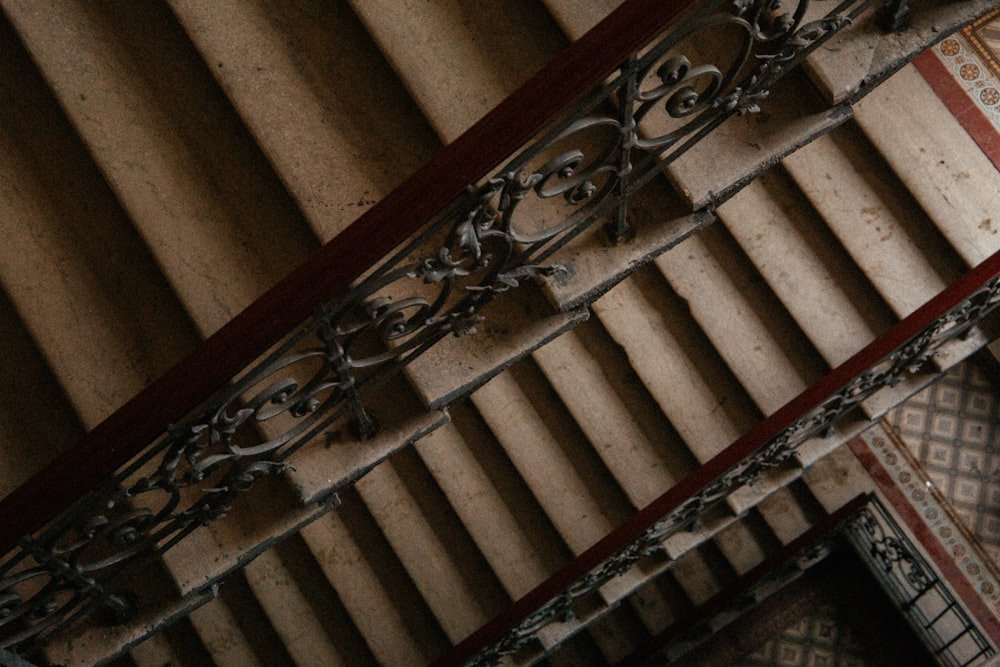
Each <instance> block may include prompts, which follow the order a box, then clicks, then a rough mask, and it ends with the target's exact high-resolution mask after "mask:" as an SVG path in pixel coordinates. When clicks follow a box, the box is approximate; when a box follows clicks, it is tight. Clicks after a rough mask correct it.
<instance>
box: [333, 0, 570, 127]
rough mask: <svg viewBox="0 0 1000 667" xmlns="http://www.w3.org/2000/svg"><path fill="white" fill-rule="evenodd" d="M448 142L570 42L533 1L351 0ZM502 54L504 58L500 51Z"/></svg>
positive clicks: (375, 38)
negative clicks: (499, 54) (502, 55)
mask: <svg viewBox="0 0 1000 667" xmlns="http://www.w3.org/2000/svg"><path fill="white" fill-rule="evenodd" d="M350 5H351V7H352V8H353V9H354V11H355V12H356V13H357V15H358V17H359V18H360V19H361V21H362V22H363V23H364V24H365V26H366V28H367V29H368V32H369V33H370V34H371V35H372V38H373V39H374V40H375V43H376V44H377V45H378V47H379V48H380V50H381V51H382V53H383V54H384V55H385V57H386V59H387V60H388V61H389V62H390V63H391V64H392V66H393V68H394V69H395V70H396V72H397V73H398V74H399V77H400V79H402V81H403V82H404V84H405V85H406V87H407V89H408V90H409V91H410V94H411V95H412V97H413V99H414V100H415V101H416V102H417V104H418V105H419V106H420V108H421V109H422V110H423V113H424V115H425V116H426V117H427V119H428V121H429V122H430V123H431V125H432V126H433V127H434V129H435V130H436V131H437V133H438V136H440V137H441V140H442V141H443V142H444V143H450V142H451V141H454V140H455V138H456V137H458V135H460V134H461V133H462V132H464V131H465V130H466V129H468V128H469V126H471V125H472V124H473V123H474V122H475V121H477V120H479V118H480V117H482V116H483V115H484V114H485V113H486V112H487V111H490V110H491V109H493V107H495V106H496V105H497V104H499V103H500V102H501V101H503V100H504V99H505V98H506V97H507V96H508V95H510V93H512V92H514V90H515V89H516V88H517V87H518V86H519V85H521V84H522V83H524V82H525V81H526V80H527V79H528V78H529V77H531V76H532V75H533V74H535V73H536V72H538V71H539V70H541V69H542V67H544V66H545V65H546V64H547V63H548V62H549V60H551V59H552V57H553V56H554V55H555V54H556V52H557V51H558V50H559V49H560V48H561V47H562V46H563V45H565V40H564V38H563V37H562V35H561V34H560V33H559V30H558V28H557V27H556V26H555V25H554V24H553V23H552V20H551V18H550V17H549V16H548V14H546V12H545V10H544V8H543V7H542V6H540V5H539V4H538V3H536V2H533V1H531V0H517V1H516V2H514V3H488V4H477V5H474V6H471V5H467V4H466V3H464V2H462V1H461V0H441V1H439V2H433V3H427V2H419V1H418V0H404V1H403V2H393V1H389V0H364V1H363V2H362V1H359V0H350ZM498 53H503V54H504V57H503V58H498V57H497V54H498Z"/></svg>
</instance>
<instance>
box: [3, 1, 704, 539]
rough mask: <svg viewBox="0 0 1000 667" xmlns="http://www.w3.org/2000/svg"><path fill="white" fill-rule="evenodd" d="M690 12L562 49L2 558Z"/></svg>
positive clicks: (640, 18)
mask: <svg viewBox="0 0 1000 667" xmlns="http://www.w3.org/2000/svg"><path fill="white" fill-rule="evenodd" d="M694 4H695V0H627V1H626V2H624V3H623V4H622V5H621V6H620V7H619V8H618V9H617V10H615V11H614V12H613V13H612V14H610V15H609V16H608V17H607V18H606V19H605V20H604V21H602V22H601V23H600V24H598V25H597V26H596V27H595V28H594V29H593V30H591V31H590V32H589V33H587V34H586V35H585V36H583V37H582V38H581V39H579V40H578V41H576V42H574V43H573V44H571V45H570V46H568V47H567V48H566V49H565V50H564V51H563V52H562V53H561V54H560V55H559V56H558V57H557V58H556V59H555V60H553V62H551V63H550V64H549V65H548V66H547V67H546V68H545V69H543V70H542V71H541V72H540V73H538V74H537V75H536V76H534V77H533V78H531V79H530V80H529V81H528V82H527V83H525V84H524V85H523V86H521V87H520V88H519V89H518V90H517V91H516V92H514V94H512V95H511V96H510V97H508V98H507V99H506V100H504V101H503V102H502V103H501V104H500V105H499V106H497V107H496V108H495V109H494V110H493V111H491V112H490V113H488V114H487V115H486V116H485V117H483V118H482V119H481V120H480V121H479V122H477V123H476V124H475V125H473V126H472V127H471V128H470V129H469V130H468V131H467V132H465V133H464V134H463V135H462V136H460V137H459V138H458V139H456V140H455V141H454V142H453V143H452V144H450V145H449V146H447V147H445V148H444V149H442V150H441V151H440V152H438V153H437V154H436V155H435V156H434V157H433V158H432V159H431V160H430V161H429V162H428V163H427V165H425V166H424V167H423V168H422V169H420V171H418V172H417V173H415V174H414V175H413V176H412V177H410V178H409V179H407V180H406V181H405V182H404V183H403V184H402V185H400V186H399V187H398V188H396V189H395V190H394V191H393V192H392V193H390V194H389V195H388V196H386V197H385V198H384V199H383V200H382V201H380V202H379V203H378V204H376V205H375V206H373V207H372V208H371V209H369V210H368V211H367V212H366V213H365V214H364V215H362V216H361V217H360V218H358V219H357V220H356V221H355V222H353V223H352V224H351V225H350V226H349V227H347V228H346V229H345V230H344V231H342V232H341V233H340V234H338V235H337V236H336V237H335V238H334V239H333V240H331V241H330V242H329V243H327V244H326V245H324V246H323V247H322V248H321V249H320V250H319V251H318V252H316V254H314V255H313V256H312V257H310V258H309V260H307V261H306V262H305V263H304V264H302V265H301V266H299V267H298V268H297V269H296V270H295V271H293V272H292V273H291V274H290V275H289V276H288V277H286V278H285V279H284V280H282V281H281V282H280V283H278V284H277V285H275V286H274V287H273V288H272V289H270V290H269V291H267V292H266V293H265V294H264V295H263V296H261V297H260V298H259V299H257V300H256V301H254V302H253V303H252V304H251V305H250V306H249V307H247V308H246V310H244V311H243V312H241V313H240V314H239V315H237V316H236V317H235V318H233V320H232V321H230V322H229V323H228V324H226V325H225V326H223V327H222V328H221V329H219V330H218V331H217V332H216V333H214V334H213V335H212V336H210V337H209V338H208V339H207V340H205V341H204V342H203V343H202V344H201V345H200V346H199V347H198V348H197V349H196V350H195V351H194V353H192V354H191V355H190V356H189V357H188V358H187V359H185V360H184V361H182V362H181V363H179V364H178V365H177V366H175V367H174V368H172V369H171V370H170V371H168V372H167V373H166V374H165V375H164V376H163V377H161V378H159V379H158V380H156V381H155V382H153V383H152V384H150V385H149V386H148V387H147V388H146V389H144V390H143V391H142V392H140V393H139V394H138V395H137V396H135V398H133V399H132V400H130V401H129V402H128V403H126V404H125V405H124V406H122V407H121V408H120V409H119V410H117V411H116V412H115V413H114V414H112V415H111V416H109V417H108V418H107V419H105V420H104V421H102V422H101V423H100V424H98V425H97V426H96V427H95V428H94V429H93V430H92V431H90V432H89V433H88V434H87V435H86V436H84V438H83V439H81V440H80V441H79V442H78V443H77V444H76V445H74V446H73V447H72V448H71V449H69V450H68V451H66V452H65V453H64V454H62V455H61V456H60V457H59V458H58V459H56V460H55V461H54V462H53V463H51V464H50V465H49V466H47V467H46V468H45V469H43V470H42V471H41V472H39V473H38V474H36V475H35V476H33V477H32V478H31V479H29V480H28V481H27V482H26V483H25V484H23V485H22V486H20V487H19V488H18V489H16V490H15V491H14V492H12V493H11V494H9V495H8V496H7V497H5V498H3V499H2V500H0V554H3V553H5V552H7V551H8V550H9V549H10V548H11V547H12V546H13V545H14V544H15V543H16V541H17V540H18V539H19V538H20V537H21V536H23V535H25V534H28V533H31V532H33V531H35V530H37V529H38V528H39V527H41V526H42V525H43V524H44V523H45V522H47V521H49V520H51V519H52V518H53V517H55V516H56V515H58V514H59V513H60V512H61V511H63V510H64V509H65V508H67V507H68V506H69V505H70V504H72V503H73V502H74V501H75V500H77V499H78V498H79V497H81V496H82V495H83V494H85V493H86V492H87V491H88V490H89V489H91V488H92V487H93V486H94V485H96V484H97V483H99V482H100V481H101V480H102V479H105V478H107V477H108V476H110V475H111V474H112V473H113V472H114V471H115V470H116V469H117V468H119V467H120V466H122V465H123V464H125V463H126V462H127V461H129V460H130V459H132V458H133V457H134V456H136V455H137V454H139V453H140V452H141V451H142V450H143V449H144V448H145V447H147V446H148V445H149V444H150V443H151V442H153V441H154V440H155V439H156V438H158V437H159V436H160V435H161V434H162V433H163V432H164V431H165V430H166V428H167V426H168V425H169V424H171V423H173V422H175V421H178V420H179V419H180V418H181V417H183V416H184V415H185V414H187V413H188V412H189V411H191V410H192V409H194V408H195V407H196V406H197V405H198V404H200V403H202V402H203V401H204V400H206V399H207V398H208V397H210V396H211V395H212V393H213V392H215V391H217V390H218V389H219V388H220V387H222V386H224V385H225V384H226V383H227V382H228V381H229V379H230V378H231V377H233V376H234V375H235V374H236V373H238V372H239V371H240V370H242V369H243V368H245V367H247V366H248V365H250V364H251V363H252V362H253V361H254V360H255V359H256V358H258V357H259V356H260V355H261V354H262V353H263V352H264V351H265V350H267V349H268V348H269V347H270V346H271V345H273V344H274V343H275V342H276V341H278V340H279V339H281V338H282V337H283V336H285V335H286V334H287V333H288V332H289V331H291V330H292V329H293V328H294V327H296V326H298V325H299V324H300V323H301V322H302V321H303V320H304V319H305V318H306V317H308V316H309V314H310V313H312V312H313V310H314V309H315V308H316V307H317V306H318V305H319V304H321V303H324V302H326V301H328V300H329V299H330V298H331V297H333V296H335V295H337V294H341V293H343V292H344V291H345V290H347V289H348V288H349V286H350V285H351V283H352V282H353V281H354V280H356V279H357V278H358V277H359V276H361V275H362V274H363V273H364V272H365V271H367V270H368V269H369V268H370V267H371V266H373V265H374V264H375V263H377V262H378V261H379V260H380V259H381V258H382V257H383V256H385V255H386V254H387V253H389V252H390V251H391V250H392V249H393V248H395V247H396V246H398V245H399V244H400V243H402V242H403V241H405V240H406V239H407V238H408V237H410V236H412V235H413V234H415V233H416V232H417V230H419V229H420V228H421V227H422V226H423V225H424V224H426V223H427V222H429V221H430V220H431V219H432V218H433V217H434V216H435V215H437V214H438V213H439V212H440V211H441V210H442V209H444V208H446V207H447V206H448V205H449V204H450V203H451V202H453V201H454V200H455V199H456V198H457V197H459V196H461V195H462V193H463V192H464V191H465V189H466V187H467V186H469V185H470V184H473V183H475V182H476V181H477V180H479V179H480V178H482V177H483V176H484V175H486V174H487V173H489V171H490V170H491V169H493V168H495V167H496V165H498V164H499V163H501V162H502V161H503V160H504V159H505V158H507V157H508V156H509V155H511V154H512V153H514V152H515V151H516V150H517V149H518V148H519V147H520V146H522V145H523V144H524V143H526V142H527V141H528V140H530V139H531V138H532V137H533V136H534V135H535V134H536V133H537V132H538V131H539V130H540V128H542V127H544V126H545V125H546V124H547V123H549V122H551V121H552V120H554V119H555V118H556V117H557V116H558V115H559V114H560V113H561V112H563V111H564V110H565V109H566V108H567V106H568V105H570V104H572V103H573V102H574V101H575V100H577V99H578V98H580V97H581V96H582V95H583V94H585V93H586V92H587V91H588V90H589V89H591V88H592V87H593V86H594V85H597V84H599V83H600V82H601V81H602V80H603V79H604V78H605V77H606V76H608V75H609V74H611V73H612V72H613V71H614V70H615V69H616V68H617V67H618V66H619V65H620V64H621V63H623V62H625V61H626V60H627V59H628V57H629V56H630V55H631V54H632V53H634V52H636V51H637V50H638V49H640V48H641V47H642V46H643V45H645V44H646V43H647V42H649V41H650V40H651V39H652V38H653V37H655V36H656V35H657V34H658V33H660V32H662V31H663V30H664V29H665V28H666V27H667V26H669V25H670V24H671V22H673V21H676V20H677V19H678V17H679V16H680V15H681V14H682V13H683V12H685V11H686V10H687V9H689V8H690V7H692V6H693V5H694Z"/></svg>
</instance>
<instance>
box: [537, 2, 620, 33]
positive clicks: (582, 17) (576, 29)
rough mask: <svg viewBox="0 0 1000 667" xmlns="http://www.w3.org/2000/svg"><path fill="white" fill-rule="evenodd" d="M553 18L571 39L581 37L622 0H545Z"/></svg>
mask: <svg viewBox="0 0 1000 667" xmlns="http://www.w3.org/2000/svg"><path fill="white" fill-rule="evenodd" d="M543 2H545V7H546V8H547V9H548V10H549V13H550V14H551V15H552V18H553V19H555V20H556V22H557V23H558V24H559V26H560V27H561V28H562V30H563V32H564V33H566V36H567V37H569V38H570V39H571V40H574V41H575V40H577V39H580V38H581V37H582V36H583V35H584V34H585V33H586V32H587V31H588V30H590V29H591V28H593V27H594V26H595V25H597V24H598V23H600V22H601V20H603V19H604V18H605V17H606V16H607V15H608V14H610V13H611V12H612V11H614V10H615V9H616V8H617V7H618V6H619V5H620V4H621V3H622V0H590V1H589V2H587V3H584V4H581V3H579V2H576V0H543Z"/></svg>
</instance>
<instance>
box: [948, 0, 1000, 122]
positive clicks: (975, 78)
mask: <svg viewBox="0 0 1000 667" xmlns="http://www.w3.org/2000/svg"><path fill="white" fill-rule="evenodd" d="M934 53H935V55H937V56H938V58H940V59H941V61H942V62H943V63H944V64H945V66H946V67H947V68H948V69H949V71H951V72H952V75H953V76H954V78H955V80H956V81H957V82H958V84H959V85H960V86H961V87H962V89H963V90H965V92H966V94H967V95H968V96H969V98H970V99H971V101H972V103H973V104H974V105H975V106H976V107H978V108H979V109H980V110H981V111H982V112H983V113H984V114H985V115H986V117H987V118H989V119H990V120H992V121H993V124H994V125H995V126H997V127H1000V63H998V55H1000V10H996V11H992V12H990V13H989V14H987V15H986V16H983V17H982V18H980V19H979V20H978V21H976V22H975V23H973V24H972V25H970V26H968V27H967V28H965V29H964V30H962V31H961V32H958V33H955V34H954V35H952V36H951V37H949V38H948V39H945V40H944V41H942V42H941V43H940V44H938V45H937V47H936V48H935V49H934Z"/></svg>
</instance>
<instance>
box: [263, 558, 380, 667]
mask: <svg viewBox="0 0 1000 667" xmlns="http://www.w3.org/2000/svg"><path fill="white" fill-rule="evenodd" d="M311 561H312V559H311V557H310V554H309V552H308V549H307V547H306V546H305V545H304V544H303V543H302V542H301V541H299V540H298V539H296V538H292V539H291V540H287V541H285V542H282V543H281V544H279V545H276V546H275V547H274V548H273V549H268V550H267V551H265V552H264V553H262V554H261V555H260V556H259V557H257V558H256V559H255V560H254V561H253V562H252V563H250V564H249V565H247V567H246V569H245V570H244V572H245V573H246V578H247V583H248V584H249V586H250V588H251V590H252V591H253V593H254V596H255V597H256V598H257V600H258V602H259V603H260V605H261V608H262V610H263V612H264V613H265V614H266V615H267V617H268V619H269V620H270V622H271V625H272V626H273V627H274V630H275V632H276V633H277V634H278V636H279V637H280V638H281V642H282V644H283V645H284V647H285V650H286V651H287V652H288V654H289V655H290V656H291V658H292V660H294V662H295V664H296V665H298V666H300V667H307V666H309V665H315V666H316V667H323V666H325V665H375V664H377V663H376V662H375V660H374V658H373V657H372V656H371V654H370V653H369V652H368V648H367V646H366V645H365V642H364V639H363V638H362V637H361V635H360V634H358V632H357V630H356V629H355V628H354V627H353V625H352V624H351V620H350V618H349V617H347V615H346V613H345V612H344V610H343V608H342V607H341V606H340V605H339V604H338V603H337V601H336V597H335V596H332V595H330V594H329V593H328V592H326V591H323V590H321V589H319V588H318V587H317V586H316V584H315V582H316V581H317V580H321V579H322V574H321V573H319V572H313V571H312V570H313V567H314V566H313V567H310V565H312V563H311Z"/></svg>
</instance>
